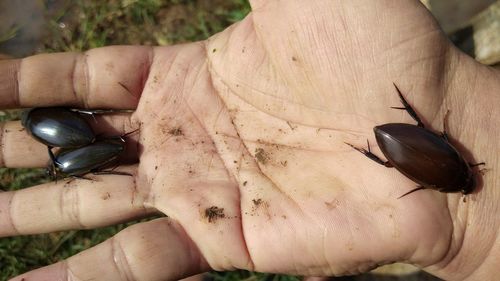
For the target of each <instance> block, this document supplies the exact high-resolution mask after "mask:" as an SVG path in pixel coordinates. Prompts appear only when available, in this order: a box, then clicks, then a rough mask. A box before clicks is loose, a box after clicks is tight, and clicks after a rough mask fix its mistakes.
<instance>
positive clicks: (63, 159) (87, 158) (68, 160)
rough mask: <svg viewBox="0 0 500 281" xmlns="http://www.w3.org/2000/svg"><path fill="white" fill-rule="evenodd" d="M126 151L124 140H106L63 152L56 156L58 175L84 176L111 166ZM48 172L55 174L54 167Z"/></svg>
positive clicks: (55, 162) (50, 167) (55, 163)
mask: <svg viewBox="0 0 500 281" xmlns="http://www.w3.org/2000/svg"><path fill="white" fill-rule="evenodd" d="M124 150H125V142H124V141H123V140H119V139H118V140H117V139H105V140H101V141H96V142H94V143H92V144H90V145H87V146H84V147H80V148H76V149H63V150H61V151H60V152H58V153H57V154H56V155H55V159H54V160H55V161H54V165H55V169H56V171H57V173H58V174H59V173H62V174H63V175H65V176H73V175H76V176H78V175H83V174H86V173H88V172H91V171H93V170H96V169H98V168H102V167H104V166H106V165H108V164H110V163H111V162H113V161H114V160H116V159H117V158H118V156H119V154H120V153H121V152H122V151H124ZM48 171H49V173H50V174H55V173H54V167H52V165H50V166H49V168H48Z"/></svg>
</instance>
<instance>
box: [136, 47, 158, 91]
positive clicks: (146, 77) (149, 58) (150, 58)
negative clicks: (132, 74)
mask: <svg viewBox="0 0 500 281" xmlns="http://www.w3.org/2000/svg"><path fill="white" fill-rule="evenodd" d="M154 58H155V48H154V47H152V46H148V55H147V62H146V65H144V67H143V68H144V69H143V72H142V76H141V85H140V87H141V88H140V89H139V93H137V99H138V100H139V99H140V98H141V97H142V93H143V92H144V88H145V87H146V82H147V81H148V80H149V75H150V74H151V66H152V65H153V61H154Z"/></svg>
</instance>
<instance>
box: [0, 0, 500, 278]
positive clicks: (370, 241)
mask: <svg viewBox="0 0 500 281" xmlns="http://www.w3.org/2000/svg"><path fill="white" fill-rule="evenodd" d="M252 8H253V11H252V13H251V14H250V15H249V16H248V17H247V18H245V19H244V20H243V21H242V22H240V23H237V24H235V25H233V26H231V27H230V28H228V29H227V30H226V31H224V32H222V33H220V34H217V35H215V36H214V37H212V38H210V39H209V40H207V41H205V42H197V43H192V44H186V45H179V46H171V47H161V48H148V47H108V48H102V49H94V50H90V51H88V52H86V53H84V54H76V53H66V54H51V55H39V56H35V57H30V58H26V59H23V60H17V61H16V60H14V61H6V62H1V63H0V73H1V75H0V77H1V78H0V79H2V82H1V85H3V86H2V87H1V88H0V97H1V99H0V100H1V101H0V104H1V106H2V107H5V108H7V107H31V106H55V105H72V106H77V107H85V108H118V109H124V108H132V109H135V112H134V113H133V114H131V115H130V116H110V117H104V118H103V119H102V120H100V121H101V122H99V124H106V125H100V126H98V128H96V130H98V131H106V132H107V131H114V132H120V133H123V132H127V131H131V130H133V129H135V128H140V133H139V135H138V136H136V140H135V141H136V142H137V146H136V148H137V149H136V150H134V149H132V150H131V152H130V153H129V155H130V157H131V158H138V159H139V164H137V165H134V166H129V167H126V169H127V170H128V171H131V172H132V173H133V174H134V177H126V176H110V175H107V176H100V177H98V181H85V180H75V181H73V182H72V183H71V184H70V185H71V186H69V187H68V186H65V185H66V183H65V181H59V182H57V183H49V184H45V185H41V186H37V187H31V188H27V189H24V190H21V191H16V192H5V193H0V236H9V235H20V234H31V233H43V232H50V231H58V230H65V229H75V228H95V227H100V226H103V225H111V224H115V223H118V222H121V221H127V220H132V219H133V218H137V217H141V216H146V215H149V214H154V213H162V214H165V215H167V216H168V217H164V218H160V219H156V220H153V221H150V222H147V223H140V224H136V225H134V226H132V227H129V228H128V229H126V230H124V231H122V232H121V233H119V234H118V235H116V236H115V237H113V238H111V239H109V240H108V241H106V242H104V243H102V244H100V245H98V246H96V247H94V248H92V249H89V250H86V251H84V252H82V253H80V254H78V255H76V256H74V257H72V258H70V259H68V260H67V261H64V262H60V263H57V264H54V265H51V266H48V267H45V268H41V269H38V270H35V271H32V272H29V273H26V274H24V275H22V276H18V277H17V278H15V280H22V278H25V280H66V279H76V280H90V279H99V280H167V279H168V280H170V279H178V278H182V277H186V276H189V275H193V274H195V273H198V272H203V271H207V270H210V269H215V270H232V269H235V268H243V269H249V270H254V271H261V272H280V273H290V274H300V275H340V274H355V273H358V272H364V271H367V270H369V269H371V268H373V267H376V266H377V265H380V264H384V263H390V262H394V261H404V262H409V263H413V264H417V265H419V266H421V267H424V268H426V269H427V270H428V271H430V272H431V273H433V274H436V275H438V276H440V277H442V278H445V279H453V280H459V279H464V278H471V279H477V278H479V277H484V276H492V274H493V273H494V270H493V268H494V267H495V266H496V263H495V260H496V259H498V255H499V252H500V249H499V247H500V246H499V243H498V239H499V238H498V229H499V225H500V222H499V220H498V216H497V214H498V211H499V208H500V207H499V204H498V202H499V197H500V194H499V193H498V192H497V191H496V189H497V188H496V187H497V186H495V185H497V184H496V183H497V182H498V167H499V164H500V160H499V158H498V155H496V153H495V152H498V151H500V149H499V144H498V142H497V136H498V135H500V134H499V129H498V126H497V124H498V120H499V119H500V116H499V114H498V110H496V108H497V107H498V105H499V97H498V95H497V96H495V95H494V94H493V93H494V92H498V89H500V82H499V81H500V80H499V77H500V76H499V74H498V72H496V71H494V70H491V69H488V68H486V67H484V66H480V65H478V64H476V63H475V62H473V61H472V59H470V58H467V57H465V55H463V54H461V53H460V52H458V51H457V50H456V49H455V48H454V47H453V46H451V45H450V43H449V41H447V39H446V38H445V37H444V35H443V34H442V32H441V31H440V30H439V27H438V26H437V24H436V23H435V21H434V20H433V18H432V17H431V16H430V14H429V13H428V12H427V10H426V9H425V8H424V7H423V6H422V5H421V4H420V3H419V2H418V1H410V0H405V1H396V0H391V1H389V0H387V1H367V0H357V1H326V0H325V1H322V0H317V1H307V3H306V2H305V1H299V0H296V1H295V0H294V1H292V0H290V1H286V2H285V1H264V0H254V1H252ZM393 82H396V83H397V84H398V86H399V87H400V89H401V90H402V92H403V94H405V97H406V98H407V100H408V101H409V102H410V104H412V105H413V106H414V108H415V109H416V110H417V112H418V113H419V114H420V116H421V117H422V118H423V120H424V122H425V123H426V125H428V127H429V128H434V129H436V130H440V129H441V126H442V116H443V114H444V113H445V112H446V110H447V109H449V110H450V116H449V119H448V126H449V130H448V133H449V135H450V136H451V137H452V140H456V141H458V142H459V143H460V144H461V145H463V146H464V147H465V148H467V149H469V150H470V154H471V155H473V156H474V157H476V158H475V159H473V160H474V161H485V162H486V163H487V166H488V167H491V170H489V171H488V172H487V173H486V174H485V175H484V177H482V181H483V182H482V185H481V188H479V191H478V192H477V193H475V194H473V195H470V196H468V197H467V201H466V202H463V201H462V197H461V195H460V194H443V193H439V192H436V191H431V190H424V191H418V192H415V193H413V194H411V195H408V196H407V197H404V198H401V199H397V197H399V196H400V195H401V194H403V193H405V192H406V191H409V190H410V189H413V188H414V187H415V183H414V182H412V181H410V180H409V179H407V178H405V177H404V176H403V175H401V174H400V173H399V172H397V171H396V170H395V169H387V168H384V167H382V166H380V165H377V164H376V163H374V162H372V161H370V160H369V159H367V158H366V157H364V156H363V155H361V154H360V153H359V152H357V151H355V150H353V149H352V148H350V147H349V146H347V145H345V144H344V142H349V143H353V144H355V145H358V146H364V145H365V143H366V139H369V140H371V144H372V150H373V152H374V153H376V154H377V155H380V156H381V155H382V154H381V152H380V151H379V150H378V148H376V147H375V144H376V143H375V141H374V137H373V133H372V127H373V126H375V125H377V124H383V123H390V122H407V123H412V122H413V121H412V119H411V118H410V117H409V116H408V115H407V114H406V113H405V112H401V111H397V110H391V109H390V108H389V107H390V106H398V105H399V99H398V97H397V94H396V92H395V90H394V88H393V85H392V83H393ZM16 128H17V130H16ZM20 128H21V127H20V124H19V123H7V124H6V125H5V127H4V130H3V136H2V145H3V150H2V151H3V158H1V159H3V163H4V166H8V167H21V166H40V165H45V163H46V161H47V156H46V148H44V147H43V146H42V145H40V144H38V143H36V142H35V141H34V140H32V139H31V138H30V137H29V136H27V134H26V132H24V131H20V130H19V129H20ZM495 136H496V137H495ZM28 154H29V155H33V156H30V157H27V155H28ZM471 155H469V156H471ZM473 160H471V161H473ZM495 241H496V244H495ZM488 274H489V275H488ZM483 279H484V278H483ZM486 279H488V278H486Z"/></svg>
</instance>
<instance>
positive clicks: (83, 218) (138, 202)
mask: <svg viewBox="0 0 500 281" xmlns="http://www.w3.org/2000/svg"><path fill="white" fill-rule="evenodd" d="M136 169H137V167H136V166H129V167H127V168H126V169H121V170H120V171H127V172H129V173H131V174H135V171H136ZM88 177H91V178H92V180H88V179H71V180H68V179H65V180H59V181H57V182H50V183H46V184H42V185H38V186H35V187H31V188H26V189H22V190H17V191H10V192H2V193H0V237H5V236H12V235H25V234H37V233H48V232H53V231H61V230H69V229H89V228H96V227H101V226H107V225H113V224H116V223H119V222H123V221H128V220H132V219H134V218H138V217H143V216H146V215H148V214H150V213H151V212H152V211H153V210H152V209H146V208H145V207H144V204H143V202H144V198H145V196H146V195H145V194H144V193H143V192H141V191H140V190H138V189H137V188H136V186H135V179H134V176H125V175H100V176H97V175H88Z"/></svg>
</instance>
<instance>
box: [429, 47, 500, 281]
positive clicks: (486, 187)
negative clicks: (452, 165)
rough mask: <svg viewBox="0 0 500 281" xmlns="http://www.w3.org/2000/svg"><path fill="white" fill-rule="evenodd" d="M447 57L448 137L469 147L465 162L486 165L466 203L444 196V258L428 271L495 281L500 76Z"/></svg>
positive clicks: (499, 261)
mask: <svg viewBox="0 0 500 281" xmlns="http://www.w3.org/2000/svg"><path fill="white" fill-rule="evenodd" d="M451 53H452V55H451V56H450V59H449V64H448V66H449V69H450V72H451V74H450V75H449V76H448V77H447V81H445V88H446V95H445V96H446V98H445V102H444V103H443V106H446V107H449V108H444V110H446V109H450V120H449V122H448V123H449V130H450V131H449V134H450V136H452V138H453V137H456V140H457V141H459V142H460V145H463V147H465V148H467V150H468V151H467V150H466V151H465V152H466V153H465V155H466V157H467V158H468V160H469V161H471V162H482V161H484V162H486V169H487V170H486V172H485V173H484V175H483V176H481V175H477V178H479V180H478V184H477V187H476V191H475V192H474V193H473V194H471V195H468V196H467V198H466V202H463V200H462V197H461V195H460V194H453V195H449V196H448V208H449V212H450V216H451V219H452V221H453V234H452V237H451V241H450V246H449V249H448V252H447V254H446V255H445V256H444V258H443V259H442V260H441V261H440V262H438V263H436V264H434V265H432V266H430V267H428V268H426V270H427V271H429V272H430V273H432V274H434V275H436V276H439V277H441V278H444V279H446V280H494V279H496V278H495V275H496V272H498V266H499V265H500V238H499V228H500V217H499V213H500V204H499V203H498V202H500V190H499V189H498V183H499V182H498V178H499V176H498V173H499V169H500V163H499V162H500V160H499V159H500V158H499V156H498V152H499V151H500V145H499V142H498V139H497V138H498V136H499V135H500V130H499V126H498V120H500V114H499V111H498V109H497V107H498V106H499V105H500V96H499V95H498V93H500V72H499V71H497V70H494V69H492V68H488V67H486V66H482V65H479V64H478V63H476V62H475V61H473V60H472V59H470V58H469V57H466V56H465V55H463V54H462V53H458V52H455V51H454V50H452V51H451ZM459 148H460V149H461V147H460V146H459ZM461 150H462V149H461ZM471 156H473V158H472V157H471Z"/></svg>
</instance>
